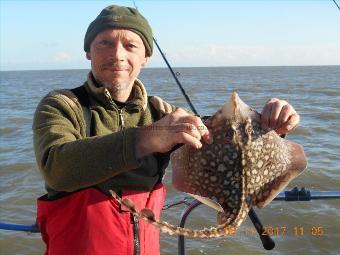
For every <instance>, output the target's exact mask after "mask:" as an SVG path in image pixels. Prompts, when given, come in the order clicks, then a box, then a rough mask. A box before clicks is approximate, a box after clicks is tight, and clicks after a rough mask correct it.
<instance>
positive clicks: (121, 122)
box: [118, 108, 125, 128]
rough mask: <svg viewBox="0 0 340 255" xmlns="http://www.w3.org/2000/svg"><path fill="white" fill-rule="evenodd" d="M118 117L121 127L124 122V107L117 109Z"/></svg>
mask: <svg viewBox="0 0 340 255" xmlns="http://www.w3.org/2000/svg"><path fill="white" fill-rule="evenodd" d="M118 112H119V119H120V124H121V125H122V128H124V125H125V122H124V108H122V109H119V110H118Z"/></svg>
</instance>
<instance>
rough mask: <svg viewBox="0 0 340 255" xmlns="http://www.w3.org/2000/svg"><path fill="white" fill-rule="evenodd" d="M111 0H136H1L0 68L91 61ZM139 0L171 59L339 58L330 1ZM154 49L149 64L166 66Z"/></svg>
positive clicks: (263, 62)
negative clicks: (91, 44)
mask: <svg viewBox="0 0 340 255" xmlns="http://www.w3.org/2000/svg"><path fill="white" fill-rule="evenodd" d="M337 2H338V3H339V4H340V1H339V0H337ZM112 3H115V4H119V5H126V6H133V2H132V1H1V2H0V5H1V6H0V10H1V13H0V17H1V18H0V19H1V20H0V26H1V30H0V32H1V36H0V69H1V70H31V69H34V70H37V69H38V70H39V69H82V68H89V67H90V64H89V61H87V60H86V58H85V53H84V51H83V38H84V34H85V32H86V29H87V26H88V25H89V23H90V22H91V21H92V20H93V19H94V18H95V17H96V16H97V15H98V14H99V12H100V11H101V10H102V9H103V8H104V7H106V6H108V5H110V4H112ZM136 4H137V6H138V7H139V10H140V12H141V13H142V14H143V15H144V16H145V17H146V18H147V19H148V20H149V22H150V24H151V26H152V28H153V31H154V37H155V38H156V39H157V41H158V43H159V44H160V46H161V48H162V50H163V51H164V52H166V56H167V58H168V60H169V61H170V63H171V64H172V65H173V66H177V67H180V66H186V67H188V66H194V67H196V66H271V65H276V66H282V65H340V10H339V9H338V8H337V7H336V5H335V4H334V2H333V1H332V0H319V1H306V0H305V1H298V0H296V1H287V0H286V1H275V0H272V1H141V0H139V1H138V0H136ZM154 52H155V54H154V56H153V57H152V59H151V61H150V62H149V64H148V66H149V67H165V64H164V62H163V60H162V59H161V57H160V54H159V53H158V52H157V50H155V51H154Z"/></svg>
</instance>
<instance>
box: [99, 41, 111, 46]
mask: <svg viewBox="0 0 340 255" xmlns="http://www.w3.org/2000/svg"><path fill="white" fill-rule="evenodd" d="M99 44H101V45H103V46H109V45H111V43H110V42H109V41H106V40H103V41H101V42H99Z"/></svg>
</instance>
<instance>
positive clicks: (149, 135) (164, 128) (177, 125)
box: [136, 108, 212, 159]
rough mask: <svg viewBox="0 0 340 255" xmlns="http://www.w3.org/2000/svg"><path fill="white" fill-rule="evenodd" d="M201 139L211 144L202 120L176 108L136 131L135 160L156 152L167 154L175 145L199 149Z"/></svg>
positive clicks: (209, 134)
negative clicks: (185, 145)
mask: <svg viewBox="0 0 340 255" xmlns="http://www.w3.org/2000/svg"><path fill="white" fill-rule="evenodd" d="M201 138H203V140H204V141H205V142H206V143H212V134H211V133H210V132H209V130H208V128H207V127H206V126H205V125H204V124H203V122H202V120H201V119H200V118H199V117H196V116H194V115H192V114H189V113H188V112H186V111H185V110H183V109H181V108H178V109H177V110H176V111H174V112H172V113H170V114H168V115H166V116H165V117H164V118H162V119H160V120H159V121H156V122H154V123H153V124H152V125H150V126H146V127H141V128H139V129H138V130H137V141H136V155H137V159H141V158H143V157H145V156H147V155H149V154H152V153H156V152H161V153H165V152H168V151H170V150H171V149H172V148H173V147H174V146H175V145H177V144H187V145H190V146H192V147H193V148H195V149H199V148H201V147H202V143H201Z"/></svg>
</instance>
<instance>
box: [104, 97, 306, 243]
mask: <svg viewBox="0 0 340 255" xmlns="http://www.w3.org/2000/svg"><path fill="white" fill-rule="evenodd" d="M260 117H261V116H260V114H259V113H257V112H256V111H254V110H252V109H251V108H250V107H248V106H247V105H246V104H245V103H244V102H243V101H242V100H241V99H240V98H239V97H238V95H237V93H235V92H234V93H233V94H232V95H231V97H230V100H229V101H228V102H227V103H226V104H225V105H224V106H223V107H222V109H220V110H219V111H218V112H217V113H215V114H214V115H213V116H212V117H211V118H209V119H208V120H207V122H206V126H207V127H208V128H209V130H210V131H211V132H212V134H213V137H214V142H213V143H212V144H206V143H203V147H202V148H201V149H199V150H196V149H193V148H192V147H190V146H187V145H185V146H183V147H181V148H179V149H178V150H176V151H175V152H174V153H172V155H171V162H172V167H173V169H172V171H173V173H172V175H173V180H172V183H173V185H174V187H175V188H176V189H177V190H179V191H183V192H186V193H188V194H190V195H191V196H193V197H195V198H196V199H198V200H200V201H201V202H202V203H204V204H207V205H208V206H211V207H212V208H214V209H216V210H217V211H218V214H217V222H218V224H219V225H217V226H216V227H210V228H204V229H202V230H192V229H186V228H180V227H176V226H173V225H171V224H169V223H167V222H164V221H159V220H157V219H155V216H154V213H153V212H152V211H151V210H149V209H143V210H141V211H140V212H139V211H138V210H136V208H135V206H134V203H133V202H132V201H131V200H129V199H124V200H121V199H120V198H119V197H118V196H117V195H116V194H115V193H114V192H111V194H112V196H113V197H115V198H116V199H117V201H118V202H119V203H120V204H122V205H123V206H125V207H126V208H128V210H129V211H130V212H131V213H133V214H135V215H136V216H137V217H139V218H141V219H144V220H146V221H148V222H150V223H152V224H153V225H155V226H157V227H159V228H160V229H161V230H162V231H163V232H165V233H168V234H170V235H172V234H180V235H184V236H187V237H192V238H213V237H221V236H228V235H230V234H233V233H234V232H235V230H236V229H237V228H238V227H239V226H240V225H241V223H242V222H243V221H244V220H245V219H246V217H247V214H248V212H249V210H250V208H251V207H253V206H257V207H260V208H263V207H265V206H266V205H267V204H268V203H270V202H271V201H272V200H273V199H274V198H275V196H276V195H277V194H278V193H279V192H280V191H281V190H282V189H284V188H285V187H286V186H287V185H288V183H289V182H290V181H291V180H292V179H294V178H295V177H296V176H297V175H299V174H300V173H301V172H302V171H303V170H304V169H305V168H306V165H307V161H306V158H305V155H304V152H303V149H302V147H301V146H300V145H298V144H296V143H293V142H291V141H288V140H285V139H282V138H281V137H279V136H278V135H277V133H276V132H275V131H272V130H269V129H266V128H263V127H261V122H260Z"/></svg>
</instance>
